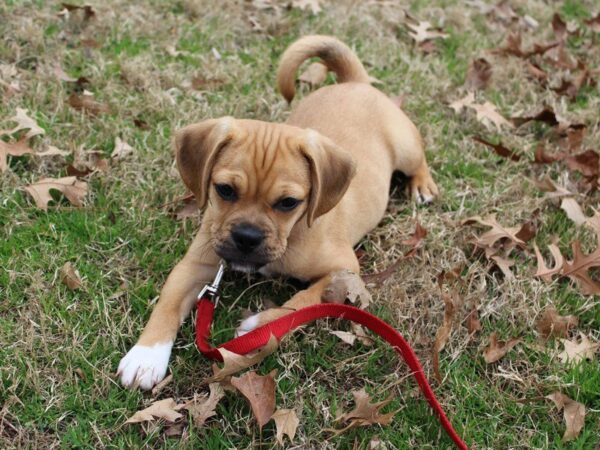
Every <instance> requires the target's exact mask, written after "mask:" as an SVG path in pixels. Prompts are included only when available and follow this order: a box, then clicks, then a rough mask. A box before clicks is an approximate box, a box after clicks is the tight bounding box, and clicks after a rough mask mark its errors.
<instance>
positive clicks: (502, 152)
mask: <svg viewBox="0 0 600 450" xmlns="http://www.w3.org/2000/svg"><path fill="white" fill-rule="evenodd" d="M473 140H474V141H476V142H479V143H480V144H483V145H486V146H488V147H490V148H492V149H493V150H494V152H496V154H497V155H498V156H502V157H503V158H508V159H511V160H512V161H519V160H520V159H521V157H520V156H519V155H517V154H516V153H515V152H513V151H512V150H510V149H509V148H507V147H505V146H504V145H502V144H501V143H500V144H494V143H492V142H490V141H487V140H485V139H483V138H482V137H481V136H473Z"/></svg>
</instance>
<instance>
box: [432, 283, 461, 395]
mask: <svg viewBox="0 0 600 450" xmlns="http://www.w3.org/2000/svg"><path fill="white" fill-rule="evenodd" d="M442 300H444V320H443V322H442V324H441V325H440V327H439V328H438V330H437V332H436V333H435V341H434V343H433V349H432V356H433V373H434V374H435V378H436V380H437V382H438V383H440V384H441V383H442V375H441V373H440V351H442V350H443V349H444V347H445V346H446V343H447V342H448V338H449V337H450V333H451V332H452V324H453V322H454V314H455V312H456V305H455V304H454V301H453V298H452V297H451V296H450V295H448V294H446V293H445V292H442Z"/></svg>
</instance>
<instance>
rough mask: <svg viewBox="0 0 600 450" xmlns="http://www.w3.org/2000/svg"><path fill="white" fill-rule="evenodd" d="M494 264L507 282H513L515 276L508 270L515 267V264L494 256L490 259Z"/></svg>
mask: <svg viewBox="0 0 600 450" xmlns="http://www.w3.org/2000/svg"><path fill="white" fill-rule="evenodd" d="M490 259H491V260H492V261H494V263H495V264H496V267H498V269H500V271H501V272H502V273H503V274H504V277H505V278H506V279H507V280H514V278H515V276H514V275H513V273H512V272H511V270H510V268H511V267H512V266H514V265H515V262H514V261H513V260H512V259H509V258H503V257H502V256H498V255H494V256H492V257H491V258H490Z"/></svg>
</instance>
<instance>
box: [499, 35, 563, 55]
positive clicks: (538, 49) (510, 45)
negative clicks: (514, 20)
mask: <svg viewBox="0 0 600 450" xmlns="http://www.w3.org/2000/svg"><path fill="white" fill-rule="evenodd" d="M521 45H522V39H521V33H519V32H513V33H509V34H508V36H506V43H505V44H504V46H503V47H499V48H496V49H493V50H491V53H493V54H497V55H505V56H506V55H512V56H516V57H518V58H529V57H530V56H533V55H543V54H544V53H546V52H547V51H548V50H550V49H552V48H555V47H556V46H558V45H559V43H558V42H551V43H549V44H534V45H533V49H531V50H523V49H522V48H521Z"/></svg>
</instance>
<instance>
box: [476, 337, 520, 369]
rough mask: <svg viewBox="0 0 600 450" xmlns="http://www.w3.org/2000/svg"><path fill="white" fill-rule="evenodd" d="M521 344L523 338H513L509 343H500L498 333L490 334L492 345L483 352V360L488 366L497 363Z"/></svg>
mask: <svg viewBox="0 0 600 450" xmlns="http://www.w3.org/2000/svg"><path fill="white" fill-rule="evenodd" d="M519 342H521V338H512V339H510V340H508V341H507V342H504V341H498V336H497V334H496V332H493V333H492V334H490V343H489V345H488V346H487V348H486V349H485V350H484V351H483V359H484V360H485V362H486V363H487V364H491V363H495V362H496V361H499V360H500V359H502V358H503V357H504V355H506V354H507V353H508V352H509V351H510V350H511V349H512V348H513V347H514V346H515V345H517V344H518V343H519Z"/></svg>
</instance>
